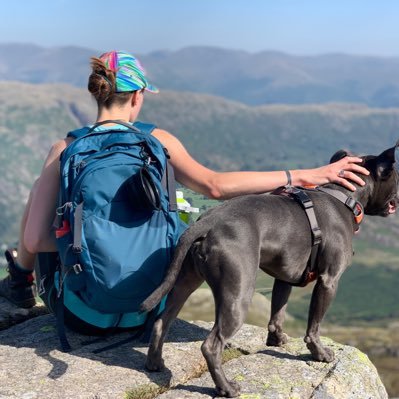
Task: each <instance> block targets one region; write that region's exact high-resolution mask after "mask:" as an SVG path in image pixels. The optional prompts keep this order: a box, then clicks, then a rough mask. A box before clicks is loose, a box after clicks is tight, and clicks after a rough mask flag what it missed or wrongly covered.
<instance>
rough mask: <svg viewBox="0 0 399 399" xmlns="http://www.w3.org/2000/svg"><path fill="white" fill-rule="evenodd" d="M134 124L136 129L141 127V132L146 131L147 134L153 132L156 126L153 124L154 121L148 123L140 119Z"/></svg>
mask: <svg viewBox="0 0 399 399" xmlns="http://www.w3.org/2000/svg"><path fill="white" fill-rule="evenodd" d="M133 126H134V127H135V128H136V129H139V130H140V132H142V133H146V134H151V133H152V132H153V130H154V129H155V128H156V126H155V125H153V124H152V123H146V122H140V121H137V122H134V123H133Z"/></svg>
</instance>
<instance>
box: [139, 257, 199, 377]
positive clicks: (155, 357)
mask: <svg viewBox="0 0 399 399" xmlns="http://www.w3.org/2000/svg"><path fill="white" fill-rule="evenodd" d="M185 262H187V260H185ZM203 281H204V278H203V277H202V276H200V275H199V274H198V272H197V271H196V269H195V268H194V267H191V265H188V264H187V265H183V267H182V270H181V271H180V274H179V277H178V279H177V281H176V284H175V286H174V288H173V289H172V291H171V292H170V293H169V294H168V298H167V300H166V305H165V309H164V311H163V312H162V314H161V316H160V317H159V319H158V320H157V321H156V322H155V323H154V327H153V330H152V335H151V341H150V345H149V348H148V355H147V361H146V365H145V366H146V368H147V369H148V370H150V371H161V370H162V369H163V368H164V361H163V359H162V347H163V343H164V341H165V337H166V334H167V333H168V330H169V327H170V325H171V324H172V322H173V320H174V319H175V318H176V316H177V315H178V313H179V311H180V309H181V308H182V306H183V305H184V303H185V302H186V300H187V298H188V297H189V296H190V295H191V294H192V293H193V292H194V291H195V290H196V289H197V288H198V287H199V286H200V285H201V283H202V282H203Z"/></svg>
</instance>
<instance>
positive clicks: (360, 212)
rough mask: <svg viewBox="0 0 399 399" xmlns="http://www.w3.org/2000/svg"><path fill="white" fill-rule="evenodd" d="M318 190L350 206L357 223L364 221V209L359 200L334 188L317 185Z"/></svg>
mask: <svg viewBox="0 0 399 399" xmlns="http://www.w3.org/2000/svg"><path fill="white" fill-rule="evenodd" d="M316 190H318V191H322V192H323V193H326V194H329V195H331V196H332V197H334V198H336V199H337V200H338V201H340V202H342V203H343V204H344V205H345V206H346V207H347V208H349V209H350V210H351V211H352V213H353V215H354V220H355V223H356V224H357V225H359V224H360V223H361V222H362V220H363V216H364V209H363V205H362V204H361V203H360V202H359V201H356V200H355V199H353V198H352V197H350V196H349V195H346V194H344V193H343V192H342V191H338V190H334V189H332V188H327V187H317V188H316ZM356 230H357V229H356Z"/></svg>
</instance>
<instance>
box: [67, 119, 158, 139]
mask: <svg viewBox="0 0 399 399" xmlns="http://www.w3.org/2000/svg"><path fill="white" fill-rule="evenodd" d="M106 123H115V124H117V125H122V126H125V127H127V128H128V129H132V130H138V131H140V132H141V133H145V134H151V133H152V131H153V130H154V129H155V127H156V126H155V125H154V124H152V123H146V122H139V121H137V122H135V123H134V124H133V125H131V124H129V123H126V122H124V121H120V120H106V121H102V122H97V123H95V124H94V125H93V126H91V127H90V126H85V127H82V128H80V129H76V130H72V131H71V132H69V133H68V134H67V137H73V138H74V139H78V138H80V137H83V136H85V135H86V134H89V133H91V132H92V131H93V130H94V129H95V128H96V127H98V126H101V125H104V124H106ZM110 130H112V129H110Z"/></svg>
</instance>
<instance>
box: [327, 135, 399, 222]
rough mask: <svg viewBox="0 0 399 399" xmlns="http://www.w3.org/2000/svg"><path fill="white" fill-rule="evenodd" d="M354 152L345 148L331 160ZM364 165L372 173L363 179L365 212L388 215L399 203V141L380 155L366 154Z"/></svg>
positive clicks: (332, 160)
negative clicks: (365, 197)
mask: <svg viewBox="0 0 399 399" xmlns="http://www.w3.org/2000/svg"><path fill="white" fill-rule="evenodd" d="M347 155H351V156H353V154H351V153H349V152H348V151H345V150H340V151H338V152H336V153H335V154H334V155H333V156H332V158H331V160H330V162H335V161H338V160H339V159H341V158H343V157H345V156H347ZM361 158H362V159H363V163H362V166H364V167H365V168H366V169H367V170H369V172H370V175H369V176H367V177H365V176H361V177H362V179H364V180H366V183H367V184H366V186H365V187H364V189H362V190H361V191H362V192H363V193H364V194H366V195H367V201H366V203H365V204H364V213H365V214H367V215H378V216H388V215H390V214H393V213H395V212H396V209H397V206H398V203H399V191H398V189H399V187H398V184H399V173H398V168H399V141H398V143H396V145H395V146H394V147H392V148H388V149H387V150H385V151H383V152H382V153H381V154H380V155H366V156H362V157H361Z"/></svg>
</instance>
